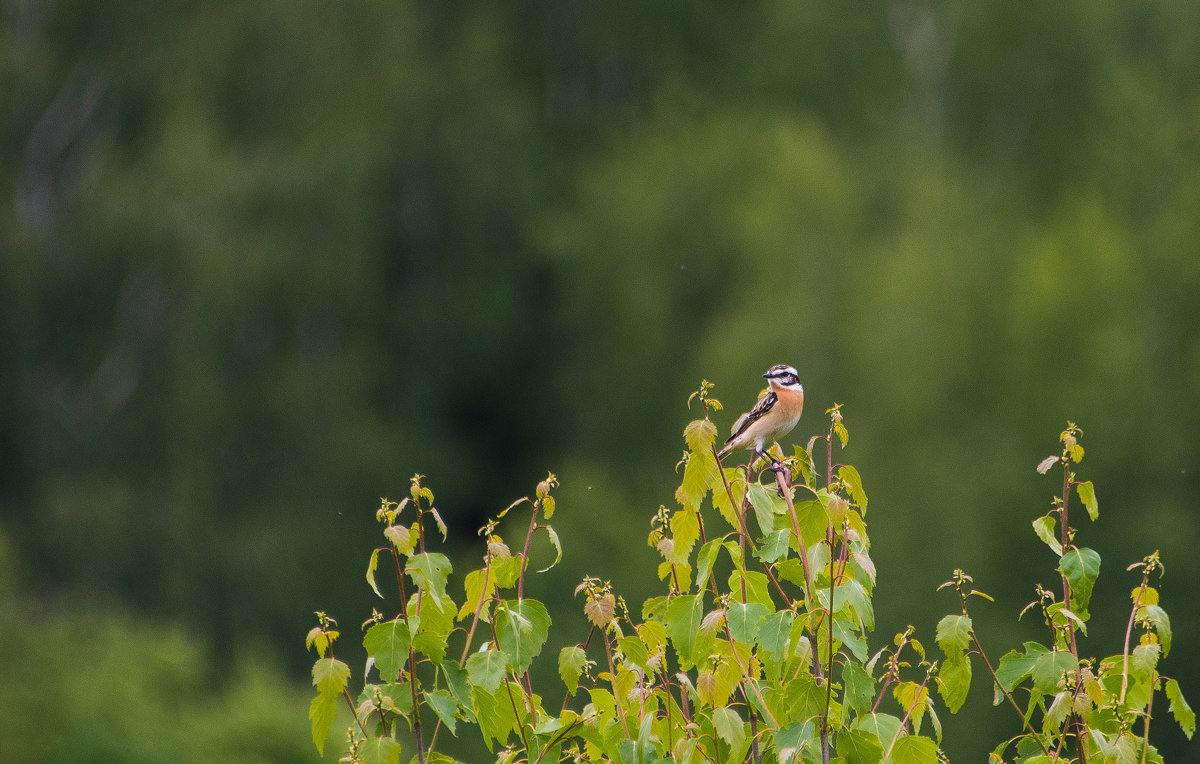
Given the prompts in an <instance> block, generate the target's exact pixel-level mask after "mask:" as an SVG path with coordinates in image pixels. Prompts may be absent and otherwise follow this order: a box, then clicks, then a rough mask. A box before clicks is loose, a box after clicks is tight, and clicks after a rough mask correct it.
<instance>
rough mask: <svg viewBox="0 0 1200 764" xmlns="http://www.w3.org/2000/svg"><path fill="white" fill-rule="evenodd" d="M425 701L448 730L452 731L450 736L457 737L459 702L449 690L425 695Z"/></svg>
mask: <svg viewBox="0 0 1200 764" xmlns="http://www.w3.org/2000/svg"><path fill="white" fill-rule="evenodd" d="M425 701H426V702H427V703H428V704H429V707H430V708H432V709H433V712H434V713H435V714H437V717H438V718H439V719H441V720H442V724H445V725H446V728H447V729H449V730H450V734H451V735H457V732H455V725H456V724H457V719H456V718H455V717H456V716H457V714H458V701H456V700H455V699H454V696H453V695H451V694H450V693H449V691H447V690H435V691H433V692H427V693H425Z"/></svg>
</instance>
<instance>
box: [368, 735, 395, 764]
mask: <svg viewBox="0 0 1200 764" xmlns="http://www.w3.org/2000/svg"><path fill="white" fill-rule="evenodd" d="M358 761H360V762H362V764H400V744H399V743H397V742H396V741H395V740H392V739H391V738H390V737H373V738H368V739H366V740H364V741H362V742H361V743H359V745H358Z"/></svg>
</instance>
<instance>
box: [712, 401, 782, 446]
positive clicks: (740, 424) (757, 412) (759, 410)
mask: <svg viewBox="0 0 1200 764" xmlns="http://www.w3.org/2000/svg"><path fill="white" fill-rule="evenodd" d="M778 400H779V396H778V395H776V394H775V392H774V391H771V392H768V393H767V394H766V395H764V396H763V397H761V398H759V399H758V403H756V404H754V408H752V409H750V411H748V412H747V413H745V414H742V415H741V416H740V417H738V420H737V421H736V422H734V423H733V430H732V432H731V434H730V435H729V440H726V441H725V442H726V443H729V442H730V441H732V440H733V439H734V438H736V437H737V436H739V435H741V434H742V433H743V432H745V431H746V428H747V427H749V426H750V425H752V424H754V423H755V422H757V421H758V420H759V419H762V418H763V416H764V415H765V414H766V413H767V412H768V411H770V410H771V408H772V407H773V406H774V405H775V403H776V401H778Z"/></svg>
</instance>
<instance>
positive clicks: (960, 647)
mask: <svg viewBox="0 0 1200 764" xmlns="http://www.w3.org/2000/svg"><path fill="white" fill-rule="evenodd" d="M937 643H938V646H939V647H941V648H942V652H943V653H945V654H946V656H947V657H953V656H955V655H959V654H961V653H962V652H963V651H964V650H966V649H967V647H968V646H969V645H970V644H971V618H970V616H966V615H953V614H951V615H948V616H946V617H945V618H943V619H942V620H940V621H938V625H937Z"/></svg>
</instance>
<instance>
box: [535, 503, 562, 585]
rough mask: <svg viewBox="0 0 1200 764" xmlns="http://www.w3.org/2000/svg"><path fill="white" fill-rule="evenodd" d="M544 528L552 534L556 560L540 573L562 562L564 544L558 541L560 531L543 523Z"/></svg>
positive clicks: (551, 538)
mask: <svg viewBox="0 0 1200 764" xmlns="http://www.w3.org/2000/svg"><path fill="white" fill-rule="evenodd" d="M546 498H547V499H548V498H550V497H549V496H547V497H546ZM542 529H543V530H545V531H546V534H547V535H548V536H550V543H551V544H552V545H553V546H554V562H552V563H550V564H549V565H547V566H546V567H544V568H542V569H541V570H539V571H538V573H545V572H546V571H548V570H550V569H551V568H553V567H554V566H555V565H557V564H558V563H560V562H562V544H561V543H559V541H558V533H557V532H555V530H554V529H553V528H551V527H550V526H549V525H543V526H542Z"/></svg>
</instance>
